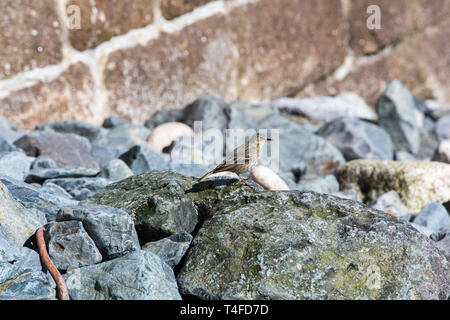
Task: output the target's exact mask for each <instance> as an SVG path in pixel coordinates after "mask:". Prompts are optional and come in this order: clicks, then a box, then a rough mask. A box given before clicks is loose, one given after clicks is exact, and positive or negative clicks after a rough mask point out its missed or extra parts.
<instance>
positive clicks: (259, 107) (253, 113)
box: [230, 101, 280, 129]
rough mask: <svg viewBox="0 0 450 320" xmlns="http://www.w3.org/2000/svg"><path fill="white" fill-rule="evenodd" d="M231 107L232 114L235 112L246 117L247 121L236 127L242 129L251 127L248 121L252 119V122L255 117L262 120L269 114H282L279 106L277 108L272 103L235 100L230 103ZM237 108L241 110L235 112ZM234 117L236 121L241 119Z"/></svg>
mask: <svg viewBox="0 0 450 320" xmlns="http://www.w3.org/2000/svg"><path fill="white" fill-rule="evenodd" d="M230 108H231V111H232V114H234V115H236V116H241V115H243V116H244V117H245V120H246V121H245V122H244V123H243V126H242V127H238V126H235V127H238V128H241V129H243V128H248V127H251V126H249V125H248V123H249V122H248V120H249V121H250V123H252V122H253V121H254V120H253V119H256V120H260V119H262V118H264V117H266V116H269V115H279V114H280V112H279V110H278V108H276V107H274V106H272V105H270V104H254V103H248V102H245V101H236V102H233V103H231V104H230ZM233 109H234V110H233ZM236 110H238V111H241V112H234V111H236ZM249 116H250V117H249ZM232 119H234V120H236V121H240V119H236V117H232Z"/></svg>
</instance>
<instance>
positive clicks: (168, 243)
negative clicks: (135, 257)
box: [142, 232, 192, 268]
mask: <svg viewBox="0 0 450 320" xmlns="http://www.w3.org/2000/svg"><path fill="white" fill-rule="evenodd" d="M191 241H192V236H191V235H190V234H189V233H186V232H183V233H179V234H174V235H171V236H170V237H167V238H164V239H161V240H158V241H153V242H148V243H146V244H145V245H143V246H142V250H148V251H151V252H153V253H154V254H156V255H157V256H158V257H160V258H161V259H162V260H163V261H164V262H166V263H167V264H168V265H169V266H170V267H171V268H174V267H175V266H176V265H178V264H179V263H180V261H181V258H183V256H184V254H185V253H186V251H187V249H188V248H189V245H190V244H191Z"/></svg>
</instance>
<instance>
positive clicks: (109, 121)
mask: <svg viewBox="0 0 450 320" xmlns="http://www.w3.org/2000/svg"><path fill="white" fill-rule="evenodd" d="M126 123H128V122H127V121H126V120H125V119H122V118H118V117H108V118H106V119H105V120H104V121H103V125H102V126H103V128H107V129H111V128H115V127H118V126H121V125H123V124H126Z"/></svg>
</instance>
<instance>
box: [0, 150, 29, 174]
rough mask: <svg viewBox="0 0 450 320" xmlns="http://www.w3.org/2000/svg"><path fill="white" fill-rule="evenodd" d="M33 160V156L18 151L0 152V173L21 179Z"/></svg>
mask: <svg viewBox="0 0 450 320" xmlns="http://www.w3.org/2000/svg"><path fill="white" fill-rule="evenodd" d="M33 161H34V158H32V157H28V156H27V155H25V154H24V153H23V152H19V151H13V152H8V153H0V174H4V175H7V176H10V177H11V178H14V179H17V180H22V181H23V180H24V179H25V177H26V176H27V174H28V171H30V167H31V163H32V162H33Z"/></svg>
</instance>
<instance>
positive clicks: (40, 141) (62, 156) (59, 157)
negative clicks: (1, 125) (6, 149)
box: [14, 131, 100, 169]
mask: <svg viewBox="0 0 450 320" xmlns="http://www.w3.org/2000/svg"><path fill="white" fill-rule="evenodd" d="M14 144H15V145H16V146H18V147H19V148H22V149H23V150H24V151H25V153H26V154H27V155H29V156H31V157H37V156H40V155H47V156H49V157H50V158H52V159H53V160H54V161H55V162H56V164H57V165H58V166H59V167H61V168H78V167H85V168H92V169H99V168H100V167H99V165H98V163H97V161H95V159H94V158H93V157H92V155H91V144H90V142H89V140H88V139H86V138H84V137H81V136H78V135H75V134H69V133H57V132H52V131H34V132H31V133H28V134H26V135H24V136H23V137H21V138H20V139H19V140H17V141H16V142H14Z"/></svg>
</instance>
